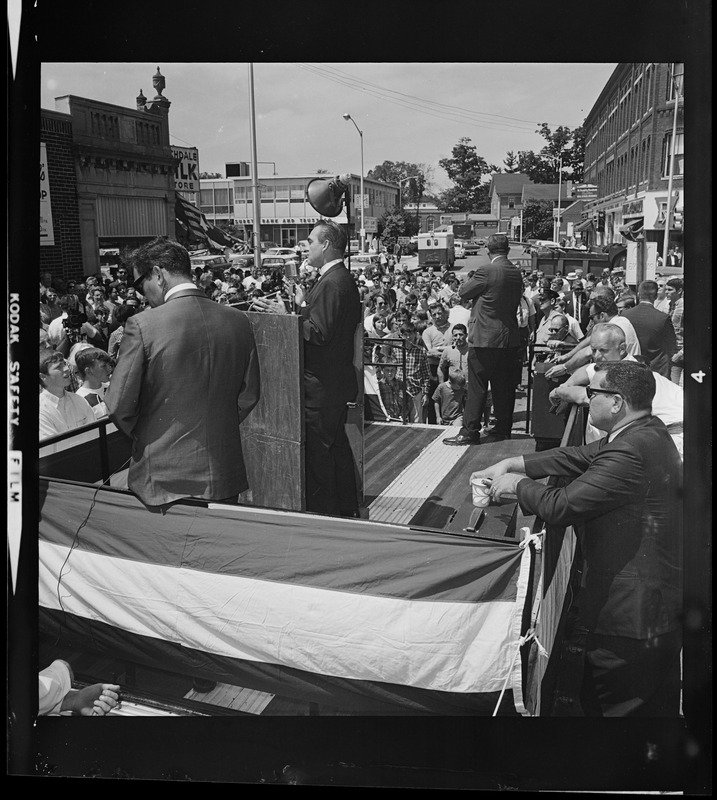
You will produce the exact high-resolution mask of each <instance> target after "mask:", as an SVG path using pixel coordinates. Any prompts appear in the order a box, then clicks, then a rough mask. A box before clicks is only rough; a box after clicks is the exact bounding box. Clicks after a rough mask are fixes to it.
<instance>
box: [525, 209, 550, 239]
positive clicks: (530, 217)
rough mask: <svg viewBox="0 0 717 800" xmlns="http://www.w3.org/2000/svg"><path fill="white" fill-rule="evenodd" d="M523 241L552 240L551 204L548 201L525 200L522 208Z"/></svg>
mask: <svg viewBox="0 0 717 800" xmlns="http://www.w3.org/2000/svg"><path fill="white" fill-rule="evenodd" d="M523 230H524V231H525V233H524V234H523V235H522V238H523V240H525V239H552V238H553V203H552V202H551V201H550V200H526V201H525V204H524V206H523Z"/></svg>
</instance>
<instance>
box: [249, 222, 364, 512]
mask: <svg viewBox="0 0 717 800" xmlns="http://www.w3.org/2000/svg"><path fill="white" fill-rule="evenodd" d="M308 243H309V255H308V263H309V265H310V266H312V267H314V268H316V269H318V270H319V278H318V280H317V281H316V283H315V284H314V285H313V287H312V288H311V290H310V291H309V292H308V294H307V295H306V297H304V293H303V291H302V289H301V287H300V286H298V285H297V286H296V289H295V292H296V293H295V295H294V301H295V303H296V306H297V307H298V308H299V309H300V313H301V317H302V320H303V336H304V401H305V423H306V450H305V464H306V510H307V511H313V512H315V513H318V514H329V515H333V516H343V517H357V516H358V493H357V489H356V477H355V468H354V460H353V455H352V452H351V446H350V444H349V440H348V437H347V435H346V430H345V427H344V426H345V424H346V416H347V410H348V407H347V403H349V402H352V401H354V400H355V399H356V396H357V393H358V383H357V380H356V369H355V367H354V363H353V360H354V337H355V335H356V329H357V327H358V325H359V324H361V300H360V298H359V293H358V289H357V287H356V282H355V281H354V279H353V278H352V277H351V274H350V273H349V271H348V270H347V269H346V267H345V265H344V263H343V257H344V253H345V251H346V234H345V232H344V230H343V229H342V228H341V226H339V225H337V224H336V223H335V222H333V221H332V220H320V221H319V222H318V223H317V224H316V226H315V227H314V229H313V230H312V231H311V233H310V234H309V238H308ZM254 304H255V306H256V307H257V308H260V309H262V310H264V311H267V312H269V313H273V314H286V313H287V312H286V307H285V306H284V304H283V302H282V301H280V300H278V301H271V300H265V299H264V298H257V299H256V300H255V301H254Z"/></svg>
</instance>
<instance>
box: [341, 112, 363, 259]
mask: <svg viewBox="0 0 717 800" xmlns="http://www.w3.org/2000/svg"><path fill="white" fill-rule="evenodd" d="M343 117H344V119H345V120H346V121H347V122H348V121H349V120H351V122H353V124H354V127H355V128H356V130H357V131H358V133H359V137H360V138H361V182H360V188H359V192H360V193H361V252H362V253H365V252H366V248H365V246H364V245H365V242H366V229H365V228H364V216H363V215H364V205H365V203H364V196H363V131H362V130H361V128H359V126H358V125H357V124H356V120H355V119H354V118H353V117H352V116H351V114H344V115H343Z"/></svg>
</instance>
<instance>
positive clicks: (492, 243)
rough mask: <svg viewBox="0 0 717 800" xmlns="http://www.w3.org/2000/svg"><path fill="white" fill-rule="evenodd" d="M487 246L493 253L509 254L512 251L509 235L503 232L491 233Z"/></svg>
mask: <svg viewBox="0 0 717 800" xmlns="http://www.w3.org/2000/svg"><path fill="white" fill-rule="evenodd" d="M485 246H486V248H487V249H488V250H489V251H490V252H491V253H504V254H505V255H507V254H508V253H509V252H510V243H509V242H508V237H507V236H506V235H505V234H503V233H491V235H490V236H489V237H488V239H487V241H486V245H485Z"/></svg>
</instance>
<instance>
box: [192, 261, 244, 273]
mask: <svg viewBox="0 0 717 800" xmlns="http://www.w3.org/2000/svg"><path fill="white" fill-rule="evenodd" d="M189 260H190V262H191V264H192V267H201V268H202V269H207V268H208V269H210V270H211V272H212V274H213V275H219V274H222V273H223V272H224V270H225V269H229V267H231V266H234V265H233V264H232V263H231V262H230V261H229V259H227V258H226V256H191V257H190V259H189Z"/></svg>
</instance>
